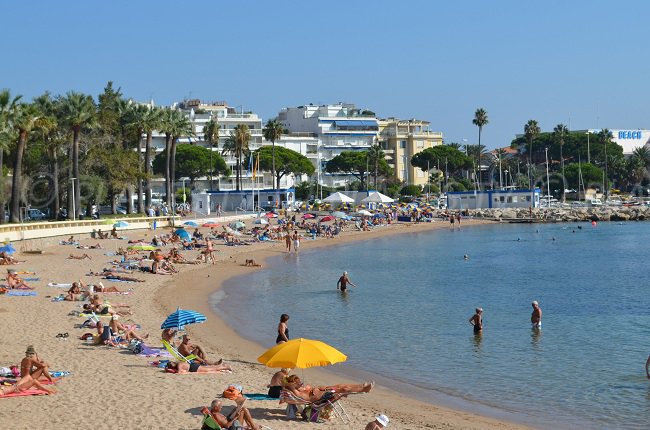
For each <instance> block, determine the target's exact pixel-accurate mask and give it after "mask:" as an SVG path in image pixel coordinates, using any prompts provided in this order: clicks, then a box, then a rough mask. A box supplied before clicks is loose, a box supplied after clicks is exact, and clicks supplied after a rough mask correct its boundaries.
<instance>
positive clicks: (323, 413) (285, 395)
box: [280, 390, 350, 424]
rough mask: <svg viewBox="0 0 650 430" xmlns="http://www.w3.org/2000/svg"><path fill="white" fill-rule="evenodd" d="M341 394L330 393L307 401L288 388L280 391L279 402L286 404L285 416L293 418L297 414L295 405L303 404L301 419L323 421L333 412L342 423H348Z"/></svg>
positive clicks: (348, 419) (348, 418)
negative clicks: (313, 400) (312, 400)
mask: <svg viewBox="0 0 650 430" xmlns="http://www.w3.org/2000/svg"><path fill="white" fill-rule="evenodd" d="M341 397H342V396H341V395H340V394H336V393H332V394H331V395H330V396H328V397H326V396H323V397H322V398H321V399H320V400H317V401H315V402H310V401H307V400H305V399H303V398H301V397H298V396H296V395H295V394H293V393H292V392H291V391H289V390H282V391H281V392H280V403H286V404H287V417H288V418H295V417H296V416H297V407H298V406H303V407H304V409H303V410H302V413H301V414H300V415H301V416H302V419H303V420H305V421H309V422H324V421H326V420H328V419H329V418H330V417H331V415H332V413H334V414H335V415H336V416H337V417H338V418H339V419H340V420H341V421H343V423H345V424H349V423H350V416H349V415H348V414H347V412H345V409H344V408H343V405H342V404H341Z"/></svg>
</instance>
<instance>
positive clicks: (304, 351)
mask: <svg viewBox="0 0 650 430" xmlns="http://www.w3.org/2000/svg"><path fill="white" fill-rule="evenodd" d="M347 359H348V357H347V356H346V355H345V354H343V353H342V352H341V351H339V350H337V349H336V348H334V347H332V346H329V345H328V344H326V343H324V342H321V341H319V340H312V339H303V338H300V339H292V340H290V341H289V342H284V343H281V344H278V345H275V346H274V347H273V348H271V349H269V350H268V351H266V352H265V353H264V354H262V355H260V356H259V357H258V359H257V361H259V362H260V363H262V364H264V365H265V366H266V367H275V368H281V367H287V368H291V369H295V368H299V369H304V368H307V367H318V366H329V365H330V364H335V363H341V362H343V361H345V360H347Z"/></svg>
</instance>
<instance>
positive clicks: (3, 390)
mask: <svg viewBox="0 0 650 430" xmlns="http://www.w3.org/2000/svg"><path fill="white" fill-rule="evenodd" d="M30 388H37V389H39V390H42V391H45V392H46V394H54V393H56V390H54V389H51V388H46V387H45V386H43V384H41V383H40V382H38V381H37V380H36V379H34V378H32V377H31V376H30V375H27V376H24V377H22V378H20V379H19V380H18V381H17V382H16V383H15V384H13V385H0V397H4V396H6V395H7V394H11V393H22V392H24V391H27V390H29V389H30Z"/></svg>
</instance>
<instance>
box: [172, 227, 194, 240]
mask: <svg viewBox="0 0 650 430" xmlns="http://www.w3.org/2000/svg"><path fill="white" fill-rule="evenodd" d="M174 233H176V236H178V237H180V238H181V239H183V240H188V241H189V240H192V236H190V234H189V233H188V232H187V231H186V230H183V229H182V228H179V229H177V230H176V231H175V232H174Z"/></svg>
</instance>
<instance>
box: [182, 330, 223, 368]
mask: <svg viewBox="0 0 650 430" xmlns="http://www.w3.org/2000/svg"><path fill="white" fill-rule="evenodd" d="M190 340H191V339H190V337H189V335H186V334H184V335H183V340H181V343H180V345H178V352H180V353H181V354H182V355H183V357H188V356H190V355H194V356H195V357H197V359H196V360H195V361H198V362H199V363H200V364H208V365H220V364H221V363H223V358H222V359H220V360H219V361H216V362H214V363H211V362H209V361H208V359H207V358H206V355H205V352H204V351H203V348H201V347H200V346H199V345H194V344H192V343H190Z"/></svg>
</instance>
